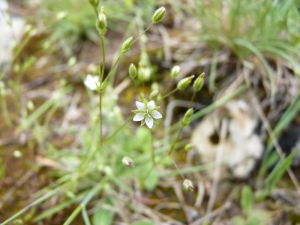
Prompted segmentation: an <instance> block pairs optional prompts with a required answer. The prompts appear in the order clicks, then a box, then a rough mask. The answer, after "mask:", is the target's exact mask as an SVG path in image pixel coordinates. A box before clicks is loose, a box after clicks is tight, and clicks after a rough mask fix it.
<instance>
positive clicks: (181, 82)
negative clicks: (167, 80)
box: [177, 75, 194, 91]
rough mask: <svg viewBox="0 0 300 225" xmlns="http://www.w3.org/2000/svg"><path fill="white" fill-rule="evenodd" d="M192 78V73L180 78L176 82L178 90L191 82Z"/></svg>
mask: <svg viewBox="0 0 300 225" xmlns="http://www.w3.org/2000/svg"><path fill="white" fill-rule="evenodd" d="M193 78H194V75H192V76H190V77H186V78H183V79H181V80H180V81H179V82H178V84H177V88H178V90H181V91H183V90H185V89H186V88H187V87H188V86H189V85H190V84H191V82H192V80H193Z"/></svg>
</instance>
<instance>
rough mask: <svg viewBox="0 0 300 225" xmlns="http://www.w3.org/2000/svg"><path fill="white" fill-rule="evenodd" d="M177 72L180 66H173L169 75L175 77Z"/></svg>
mask: <svg viewBox="0 0 300 225" xmlns="http://www.w3.org/2000/svg"><path fill="white" fill-rule="evenodd" d="M179 73H180V66H174V67H173V68H172V70H171V76H172V77H173V78H176V77H177V76H178V74H179Z"/></svg>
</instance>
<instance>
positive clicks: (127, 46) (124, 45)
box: [122, 37, 133, 54]
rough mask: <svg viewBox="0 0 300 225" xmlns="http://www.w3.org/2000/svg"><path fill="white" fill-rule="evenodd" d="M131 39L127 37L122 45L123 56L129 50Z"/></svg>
mask: <svg viewBox="0 0 300 225" xmlns="http://www.w3.org/2000/svg"><path fill="white" fill-rule="evenodd" d="M132 39H133V38H132V37H129V38H127V39H126V40H125V41H124V43H123V44H122V53H123V54H124V53H126V52H128V51H129V50H130V47H131V45H132V43H133V40H132Z"/></svg>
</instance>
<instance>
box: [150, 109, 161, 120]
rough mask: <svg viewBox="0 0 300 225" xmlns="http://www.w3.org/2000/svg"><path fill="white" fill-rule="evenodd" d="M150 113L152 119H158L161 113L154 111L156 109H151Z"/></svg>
mask: <svg viewBox="0 0 300 225" xmlns="http://www.w3.org/2000/svg"><path fill="white" fill-rule="evenodd" d="M151 115H152V117H153V118H154V119H160V118H162V115H161V114H160V112H158V111H156V110H153V111H152V112H151Z"/></svg>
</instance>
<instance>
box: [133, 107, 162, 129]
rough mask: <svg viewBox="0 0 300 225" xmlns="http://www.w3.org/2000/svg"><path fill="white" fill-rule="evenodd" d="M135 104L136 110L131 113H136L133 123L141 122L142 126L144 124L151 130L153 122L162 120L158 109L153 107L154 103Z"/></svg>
mask: <svg viewBox="0 0 300 225" xmlns="http://www.w3.org/2000/svg"><path fill="white" fill-rule="evenodd" d="M135 104H136V107H137V108H138V109H137V110H134V111H133V112H134V113H136V115H135V116H134V117H133V121H141V122H142V125H144V124H145V123H146V125H147V126H148V127H149V128H150V129H151V128H152V127H153V122H156V119H160V118H162V115H161V114H160V113H159V112H158V111H157V109H158V108H159V107H158V106H156V105H155V102H154V101H150V102H148V103H147V104H145V103H142V102H138V101H136V102H135Z"/></svg>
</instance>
